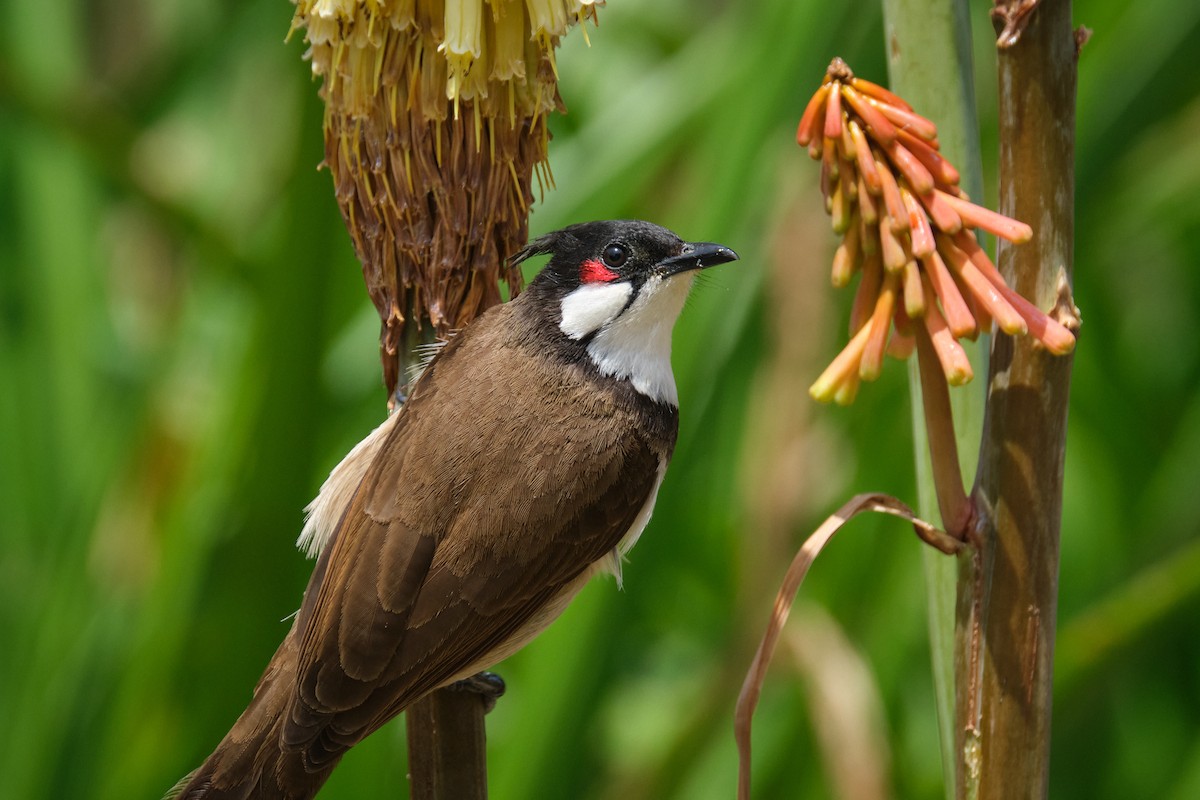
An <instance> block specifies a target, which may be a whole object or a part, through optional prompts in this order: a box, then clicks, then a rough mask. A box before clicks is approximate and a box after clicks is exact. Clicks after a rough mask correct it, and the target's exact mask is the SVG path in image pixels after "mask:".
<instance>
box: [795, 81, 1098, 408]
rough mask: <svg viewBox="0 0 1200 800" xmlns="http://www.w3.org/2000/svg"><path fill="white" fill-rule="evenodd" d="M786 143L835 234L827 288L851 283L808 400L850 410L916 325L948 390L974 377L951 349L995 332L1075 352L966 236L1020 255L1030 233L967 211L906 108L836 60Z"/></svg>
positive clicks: (924, 129) (925, 123)
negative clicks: (994, 240) (1013, 247)
mask: <svg viewBox="0 0 1200 800" xmlns="http://www.w3.org/2000/svg"><path fill="white" fill-rule="evenodd" d="M796 141H797V142H799V144H800V145H801V146H806V147H808V152H809V155H810V156H812V157H813V158H814V159H817V160H820V161H821V192H822V193H823V194H824V195H825V208H826V210H827V211H828V212H829V214H830V215H831V217H832V219H833V229H834V231H835V232H836V233H839V234H842V235H843V239H842V243H841V245H840V246H839V247H838V249H837V252H836V253H835V255H834V258H833V284H834V286H846V285H848V284H849V283H850V281H851V279H852V278H853V276H854V274H855V273H861V277H860V278H859V283H858V290H857V292H856V293H855V296H854V305H853V309H852V311H851V314H850V335H851V339H850V343H849V344H847V345H846V347H845V349H843V350H842V352H841V353H840V354H839V355H838V356H837V358H835V359H834V360H833V363H831V364H830V365H829V367H828V368H826V370H825V371H824V372H823V373H822V374H821V376H820V377H819V378H818V379H817V381H816V383H814V384H813V385H812V387H811V388H810V389H809V392H810V394H812V396H813V397H814V398H816V399H817V400H821V401H826V402H827V401H830V400H834V401H837V402H839V403H842V404H846V403H850V402H852V401H853V400H854V396H855V394H856V393H857V391H858V385H859V381H860V380H874V379H875V378H876V377H878V376H879V371H880V368H881V365H882V361H883V354H884V352H888V353H890V354H892V355H894V356H896V357H898V358H907V357H908V355H909V354H910V353H911V352H912V349H913V326H914V325H921V326H923V327H924V328H925V330H926V331H927V332H928V334H929V336H930V339H931V340H932V342H933V345H934V349H935V350H936V352H937V355H938V359H939V360H940V361H941V364H942V369H943V371H944V372H945V374H946V379H947V381H949V383H951V384H953V385H960V384H963V383H966V382H967V381H969V380H970V379H971V378H972V372H971V365H970V362H969V361H968V360H967V355H966V352H965V351H964V350H963V348H962V346H961V345H960V344H959V341H958V340H960V339H962V338H968V339H974V338H975V337H976V336H977V335H978V334H979V333H980V332H981V331H989V330H990V329H991V326H992V323H993V322H995V323H996V324H997V325H999V327H1000V329H1001V330H1003V331H1004V332H1005V333H1010V334H1022V333H1028V334H1030V335H1031V336H1033V337H1035V338H1036V339H1037V340H1038V341H1040V342H1041V343H1042V344H1043V345H1044V346H1045V347H1046V348H1047V349H1048V350H1050V351H1051V352H1053V353H1057V354H1065V353H1069V352H1071V350H1072V349H1074V347H1075V337H1074V336H1073V335H1072V334H1071V332H1070V331H1069V330H1067V329H1066V328H1065V327H1064V326H1063V325H1061V324H1059V323H1058V322H1057V321H1055V320H1054V319H1052V318H1050V317H1048V316H1047V315H1046V314H1044V313H1042V311H1040V310H1039V309H1038V308H1037V307H1036V306H1034V305H1033V304H1032V303H1030V302H1029V301H1028V300H1026V299H1025V298H1024V297H1022V296H1021V295H1020V294H1018V293H1017V292H1016V291H1014V290H1013V289H1012V288H1011V287H1009V286H1008V284H1007V283H1006V282H1005V280H1004V278H1003V277H1002V276H1001V275H1000V273H999V271H998V270H997V269H996V267H995V265H994V264H993V263H992V261H991V259H990V258H988V255H987V253H986V252H984V250H983V248H982V247H980V245H979V242H978V241H977V240H976V238H975V234H974V233H973V232H972V230H971V229H972V228H982V229H983V230H985V231H987V232H989V233H992V234H994V235H996V236H999V237H1001V238H1004V239H1007V240H1008V241H1010V242H1014V243H1017V244H1020V243H1023V242H1027V241H1029V239H1030V238H1032V236H1033V231H1032V229H1031V228H1030V227H1029V226H1028V225H1026V224H1025V223H1023V222H1018V221H1017V220H1014V219H1009V218H1008V217H1006V216H1003V215H1002V214H997V213H996V212H994V211H989V210H988V209H986V208H983V207H981V206H977V205H975V204H974V203H972V202H970V199H969V198H968V197H967V195H966V193H965V192H963V191H962V189H960V188H959V186H958V181H959V174H958V170H956V169H955V168H954V166H953V165H952V164H951V163H950V162H949V161H947V160H946V159H945V158H944V157H943V156H942V155H941V154H940V153H939V152H938V151H939V144H938V138H937V126H936V125H934V124H933V123H932V122H930V121H929V120H928V119H925V118H924V117H922V116H920V115H918V114H917V113H915V112H914V111H913V109H912V107H911V106H910V105H909V104H908V103H906V102H904V100H902V99H900V98H899V97H897V96H896V95H895V94H893V93H892V92H889V91H888V90H887V89H884V88H883V87H882V86H877V85H875V84H874V83H871V82H870V81H865V80H862V79H861V78H856V77H854V74H853V73H852V72H851V71H850V68H849V67H848V66H846V63H845V62H844V61H842V60H841V59H840V58H835V59H834V60H833V63H831V64H830V65H829V70H828V71H827V73H826V76H825V80H824V82H823V83H822V84H821V87H820V88H819V89H818V90H817V92H816V94H814V95H813V97H812V99H811V100H810V101H809V103H808V107H807V108H806V109H805V110H804V115H803V116H802V117H801V119H800V125H799V127H798V128H797V131H796Z"/></svg>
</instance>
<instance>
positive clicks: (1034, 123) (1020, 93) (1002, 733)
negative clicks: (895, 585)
mask: <svg viewBox="0 0 1200 800" xmlns="http://www.w3.org/2000/svg"><path fill="white" fill-rule="evenodd" d="M994 16H995V17H996V18H997V20H998V22H997V29H998V30H999V29H1000V28H1001V27H1004V30H1003V31H1002V32H1001V34H1000V37H999V40H998V47H999V82H1000V94H999V101H1000V109H999V111H1000V210H1001V211H1002V212H1003V213H1005V214H1008V215H1011V216H1014V217H1017V218H1019V219H1023V220H1029V221H1031V222H1035V226H1034V231H1035V232H1034V238H1033V240H1032V241H1031V242H1029V243H1028V244H1025V245H1022V246H1020V247H1011V246H1006V245H1005V244H1003V243H1002V244H1001V246H1000V251H999V266H1000V270H1001V271H1002V273H1003V274H1004V276H1005V278H1006V279H1007V280H1008V282H1009V284H1010V285H1011V286H1013V287H1014V288H1015V289H1016V290H1017V291H1019V292H1020V293H1021V294H1023V295H1024V296H1025V297H1027V298H1029V299H1030V300H1032V301H1033V302H1034V303H1035V304H1036V305H1038V306H1039V307H1040V308H1043V309H1049V308H1051V307H1053V308H1054V309H1055V313H1052V316H1057V317H1058V318H1059V319H1060V320H1061V321H1064V322H1068V323H1070V322H1072V321H1077V313H1076V311H1075V308H1074V304H1073V302H1072V301H1071V297H1070V289H1069V285H1070V279H1071V270H1072V257H1073V240H1074V178H1075V175H1074V156H1075V154H1074V136H1075V81H1076V71H1075V62H1076V42H1075V37H1074V34H1073V33H1072V30H1071V3H1070V2H1069V0H1042V2H1039V3H1029V2H1015V1H1014V2H1008V3H999V4H998V7H997V9H996V11H995V13H994ZM1071 365H1072V359H1071V357H1070V356H1055V355H1051V354H1050V353H1048V352H1046V351H1045V350H1044V349H1042V348H1040V347H1037V346H1034V344H1033V343H1032V341H1031V340H1030V339H1029V338H1028V337H1011V336H1007V335H1004V334H997V336H996V337H995V339H994V342H993V347H992V357H991V368H990V372H989V375H988V405H987V417H986V420H985V423H984V439H983V447H982V451H981V453H980V461H979V472H978V479H977V483H976V487H975V491H974V495H973V496H974V500H975V504H976V510H977V513H978V515H979V516H978V527H977V529H976V532H977V534H978V536H979V540H980V541H981V542H982V547H981V548H980V556H981V558H980V561H981V566H982V574H981V579H980V580H979V581H977V582H976V587H971V586H962V587H961V591H963V592H964V593H967V594H970V596H971V602H970V603H960V607H963V608H964V610H965V611H967V612H969V613H970V614H971V615H972V618H973V620H974V622H975V623H976V624H977V631H978V636H979V640H980V644H981V646H980V648H979V651H978V652H979V663H978V673H977V675H976V676H973V677H977V682H976V681H974V680H973V681H972V683H970V684H968V685H966V686H960V687H959V688H960V709H959V710H960V712H963V711H970V714H969V715H967V717H966V718H965V719H963V720H961V722H962V723H963V725H964V727H963V728H962V732H963V733H964V737H963V740H962V742H961V744H962V746H963V747H964V752H967V753H969V754H970V755H971V756H972V757H973V758H974V761H972V762H971V763H969V764H968V765H967V766H968V774H967V775H966V776H965V777H964V776H962V775H960V779H961V780H964V781H965V783H960V787H959V789H960V792H965V793H966V794H967V795H968V796H976V797H979V798H986V799H988V800H990V799H991V798H997V799H998V798H1017V797H1020V798H1026V797H1028V798H1040V797H1045V796H1046V794H1047V790H1048V776H1049V755H1050V716H1051V714H1050V711H1051V677H1052V671H1053V670H1052V667H1053V655H1054V630H1055V620H1056V614H1057V606H1058V555H1059V526H1060V522H1061V515H1062V483H1063V456H1064V447H1065V439H1066V428H1067V398H1068V391H1069V386H1070V377H1071ZM960 598H961V599H965V597H964V596H962V595H960Z"/></svg>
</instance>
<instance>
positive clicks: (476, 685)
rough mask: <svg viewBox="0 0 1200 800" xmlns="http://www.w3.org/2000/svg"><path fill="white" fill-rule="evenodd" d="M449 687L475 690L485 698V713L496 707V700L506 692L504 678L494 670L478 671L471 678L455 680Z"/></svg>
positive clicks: (457, 689) (462, 690) (465, 690)
mask: <svg viewBox="0 0 1200 800" xmlns="http://www.w3.org/2000/svg"><path fill="white" fill-rule="evenodd" d="M447 688H449V689H454V690H456V691H460V692H475V693H476V694H478V695H479V696H480V697H482V698H483V713H485V714H486V713H488V712H489V711H491V710H492V709H493V708H495V707H496V701H497V700H499V699H500V697H501V696H502V695H503V694H504V690H505V686H504V679H503V678H501V677H500V676H499V675H497V674H496V673H494V672H477V673H476V674H474V675H472V676H471V677H469V678H463V679H462V680H461V681H455V682H454V683H452V684H450V685H449V686H448V687H447Z"/></svg>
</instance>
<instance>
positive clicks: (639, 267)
mask: <svg viewBox="0 0 1200 800" xmlns="http://www.w3.org/2000/svg"><path fill="white" fill-rule="evenodd" d="M542 254H549V255H550V263H549V264H547V266H546V267H545V269H543V270H542V272H541V273H540V274H539V275H538V276H537V278H535V279H534V280H533V282H532V283H531V284H530V285H529V288H528V289H527V290H526V292H525V293H524V295H522V297H523V298H524V302H526V303H537V304H538V305H540V306H541V307H543V308H544V309H546V310H547V311H549V310H550V309H553V315H552V316H553V321H554V322H555V324H556V326H557V329H558V331H559V332H560V333H561V334H562V336H564V337H565V338H566V339H567V340H568V341H569V342H573V343H575V344H577V345H578V346H580V347H583V348H584V349H586V351H587V354H588V356H589V357H590V358H591V360H592V362H593V363H594V364H595V365H596V367H597V368H598V369H599V371H600V373H601V374H603V375H611V376H614V377H617V378H628V379H629V380H631V381H632V382H633V385H634V388H635V389H637V390H638V391H640V392H642V393H643V394H645V395H647V396H649V397H651V398H652V399H654V400H657V401H660V402H668V403H671V404H677V400H676V395H675V382H674V378H673V377H672V376H671V369H670V350H671V330H672V327H673V326H674V324H675V320H676V318H677V317H678V316H679V312H680V311H682V309H683V303H684V300H685V299H686V298H687V293H688V290H689V289H690V288H691V284H692V278H693V277H694V276H695V273H696V270H700V269H703V268H705V267H711V266H715V265H717V264H723V263H725V262H728V261H734V260H736V259H737V257H738V256H737V253H735V252H733V250H731V249H729V248H728V247H724V246H723V245H718V244H712V243H709V242H685V241H683V240H682V239H680V238H679V237H678V236H676V235H675V234H674V233H672V232H671V231H669V230H667V229H666V228H663V227H661V226H659V225H654V224H652V223H649V222H641V221H636V220H610V221H602V222H585V223H580V224H578V225H572V226H570V227H568V228H563V229H562V230H559V231H555V232H553V233H549V234H546V235H545V236H542V237H539V238H538V239H535V240H534V241H532V242H530V244H529V245H528V246H527V247H526V248H524V249H523V250H521V251H520V252H519V253H517V254H516V255H515V256H513V262H514V263H519V262H520V261H524V260H525V259H527V258H530V257H533V256H536V255H542Z"/></svg>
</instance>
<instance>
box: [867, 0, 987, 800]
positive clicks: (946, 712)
mask: <svg viewBox="0 0 1200 800" xmlns="http://www.w3.org/2000/svg"><path fill="white" fill-rule="evenodd" d="M968 13H969V10H968V7H967V3H966V0H884V1H883V14H884V38H885V44H886V47H887V53H888V73H889V76H890V79H891V81H890V82H891V87H892V89H893V90H894V91H897V92H898V93H900V94H901V95H902V96H903V97H904V98H905V99H907V100H908V101H909V102H910V103H912V104H913V107H914V108H915V109H916V110H917V112H918V113H921V114H924V115H926V116H929V117H930V118H931V119H933V120H934V122H936V123H937V126H938V138H939V140H940V141H941V143H942V152H943V153H945V154H946V156H947V157H948V158H949V159H950V160H951V161H952V162H953V163H954V164H956V165H957V166H958V167H959V170H960V172H961V174H962V185H963V188H965V189H966V191H967V192H968V193H969V194H970V195H971V196H973V197H979V196H981V195H982V186H983V178H982V167H981V166H980V157H979V126H978V122H977V120H976V112H975V90H974V84H973V67H972V63H971V28H970V18H969V16H968ZM984 339H985V340H986V337H984ZM966 350H967V355H968V356H969V358H970V359H971V366H972V368H973V369H974V371H975V374H976V375H982V374H983V373H984V372H985V371H986V358H987V356H986V351H985V349H984V347H983V346H982V343H976V344H974V345H971V344H969V343H966ZM909 378H910V379H909V387H910V392H911V395H912V410H913V441H914V442H915V443H916V446H915V448H914V450H915V456H916V462H917V493H918V504H917V505H918V510H919V512H920V514H921V515H922V516H923V517H925V518H926V519H933V518H934V514H935V513H937V510H938V502H937V492H936V490H935V481H934V466H933V461H932V458H931V453H930V451H929V449H928V448H927V447H926V446H925V445H924V444H923V443H924V442H926V441H928V437H927V435H926V428H925V417H924V414H923V409H924V407H925V404H924V401H923V400H922V398H921V381H920V379H919V376H918V372H917V364H916V362H915V361H912V360H910V362H909ZM950 408H951V410H952V413H953V417H954V428H955V431H956V438H957V445H958V453H959V456H960V457H961V462H960V463H961V464H964V465H966V467H967V469H968V470H970V469H972V468H973V465H974V464H975V460H976V456H977V454H978V452H979V439H980V432H981V430H982V426H983V408H984V394H983V387H982V382H980V381H975V382H973V383H972V384H970V385H968V386H966V387H962V388H960V389H958V390H957V391H955V392H953V393H952V394H951V396H950ZM973 478H974V476H973V475H972V474H970V473H969V472H968V473H967V474H964V475H963V481H964V483H965V485H970V482H971V481H972V480H973ZM923 559H924V564H925V576H926V596H927V601H928V607H929V639H930V649H931V655H932V662H933V679H934V689H935V692H936V695H937V711H938V728H939V730H940V733H941V745H942V772H943V776H944V777H945V783H946V791H947V795H948V796H953V787H954V784H955V768H954V765H955V764H956V763H957V761H958V759H957V758H956V756H955V751H954V738H955V735H954V707H955V700H954V698H955V689H954V686H955V679H954V674H955V667H954V664H955V593H956V586H957V584H958V581H959V573H960V570H963V569H967V568H968V566H967V565H969V563H970V562H969V556H966V555H964V556H962V557H961V558H960V559H959V560H960V561H961V562H963V563H962V564H961V565H960V564H956V563H955V562H954V561H951V560H950V559H947V558H946V557H944V556H943V555H942V554H941V553H937V552H934V551H933V550H932V549H926V550H925V552H924V553H923Z"/></svg>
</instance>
